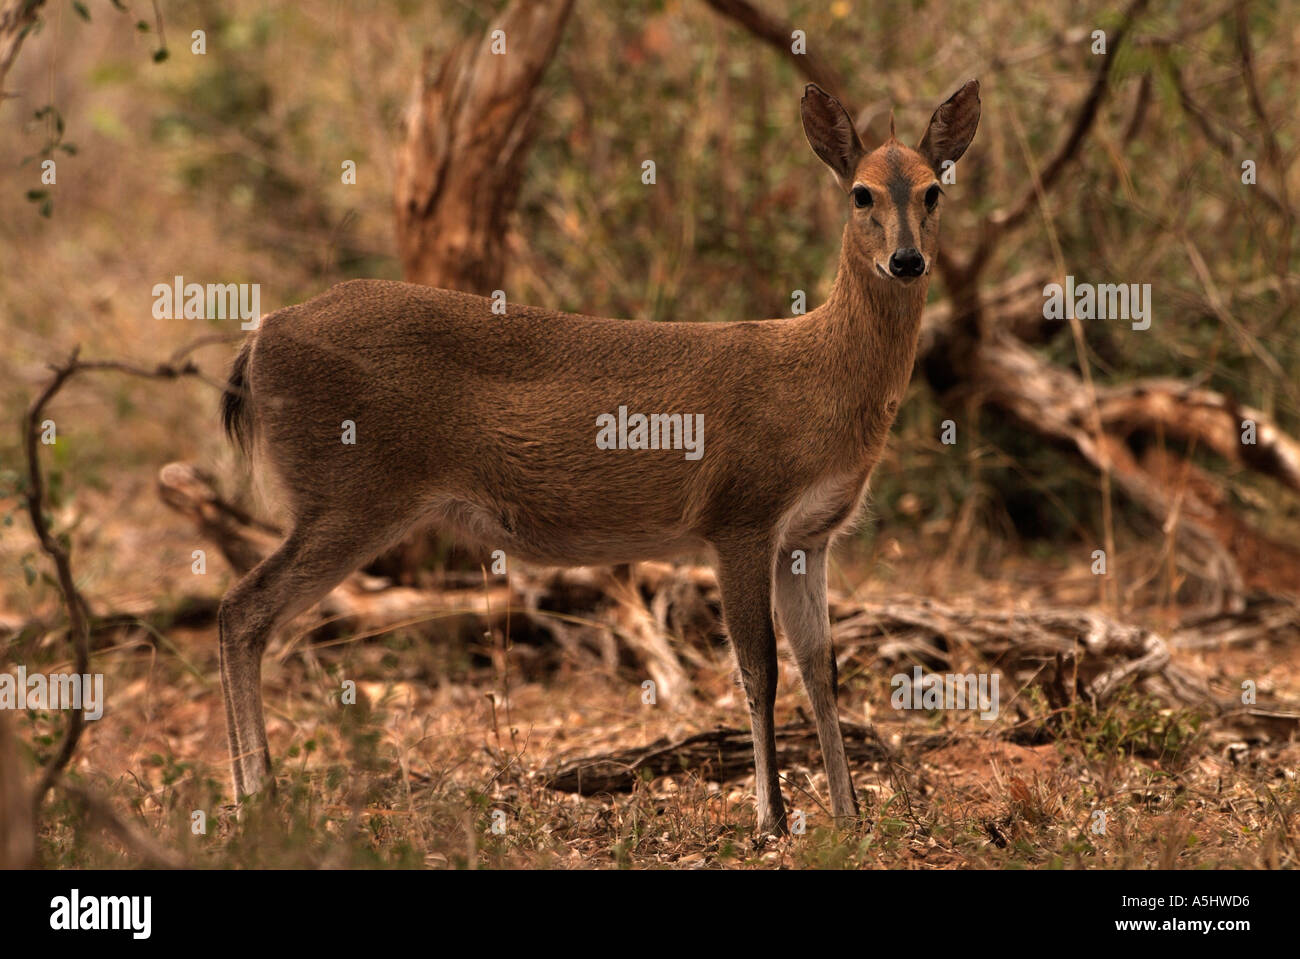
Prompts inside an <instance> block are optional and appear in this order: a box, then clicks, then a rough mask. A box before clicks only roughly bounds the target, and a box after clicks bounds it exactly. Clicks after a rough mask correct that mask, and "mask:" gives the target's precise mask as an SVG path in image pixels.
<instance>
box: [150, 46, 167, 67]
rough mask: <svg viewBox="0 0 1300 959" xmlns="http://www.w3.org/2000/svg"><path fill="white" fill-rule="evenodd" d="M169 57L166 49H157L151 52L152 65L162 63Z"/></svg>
mask: <svg viewBox="0 0 1300 959" xmlns="http://www.w3.org/2000/svg"><path fill="white" fill-rule="evenodd" d="M170 55H171V54H169V53H168V52H167V48H166V47H159V48H158V49H157V50H155V51H154V52H153V62H154V63H162V62H163V61H164V60H166V59H167V58H168V57H169V56H170Z"/></svg>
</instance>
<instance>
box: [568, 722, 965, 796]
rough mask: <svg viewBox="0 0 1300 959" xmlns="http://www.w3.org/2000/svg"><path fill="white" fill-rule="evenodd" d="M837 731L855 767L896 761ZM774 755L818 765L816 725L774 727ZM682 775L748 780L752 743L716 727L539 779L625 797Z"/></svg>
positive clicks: (846, 728)
mask: <svg viewBox="0 0 1300 959" xmlns="http://www.w3.org/2000/svg"><path fill="white" fill-rule="evenodd" d="M840 728H841V730H842V731H843V733H844V751H845V752H846V753H847V755H848V758H849V762H850V763H852V764H854V765H855V766H860V765H864V764H866V763H877V762H888V761H892V760H894V759H895V758H896V757H895V754H894V752H893V751H892V750H891V749H889V747H887V746H886V745H885V744H884V743H883V742H881V741H880V739H879V738H878V737H877V736H876V734H875V731H874V730H872V729H871V727H869V726H863V725H860V724H858V723H848V722H841V723H840ZM951 741H952V737H951V736H947V735H940V734H935V735H928V736H923V735H915V734H909V735H907V736H904V737H903V744H902V745H903V749H904V750H906V751H907V752H909V753H911V752H928V751H929V750H932V749H938V748H940V747H942V746H945V745H947V744H949V743H950V742H951ZM776 752H777V762H778V764H779V765H780V766H782V767H783V768H787V769H788V768H790V767H791V766H794V765H812V764H816V763H818V762H820V760H819V758H818V757H819V756H820V755H821V753H820V746H819V745H818V741H817V727H816V725H814V724H813V723H796V724H792V725H789V726H780V727H778V728H777V730H776ZM682 772H689V773H690V774H691V775H694V776H699V777H700V778H701V779H713V780H719V781H723V782H725V781H727V780H731V779H742V778H744V777H745V776H749V775H753V772H754V741H753V738H752V737H751V735H750V732H749V730H748V729H729V728H726V727H720V728H718V729H712V730H709V731H708V732H703V733H696V734H695V735H692V736H687V737H685V738H683V739H678V740H671V741H670V740H668V739H660V740H657V741H655V742H654V743H651V744H650V745H649V746H645V747H642V748H637V749H625V750H620V751H618V752H613V753H606V754H603V755H598V756H584V757H581V758H578V759H570V760H566V761H562V762H560V763H559V764H558V765H556V766H555V767H554V768H553V769H552V770H551V771H550V772H548V773H546V774H544V776H543V782H544V784H545V785H546V786H548V787H549V788H551V789H556V790H559V791H560V792H571V793H578V794H579V795H583V796H591V795H596V794H599V793H618V792H631V791H632V790H633V789H634V788H635V787H636V784H637V783H638V782H640V781H642V780H644V779H651V778H656V777H659V776H672V775H676V774H678V773H682Z"/></svg>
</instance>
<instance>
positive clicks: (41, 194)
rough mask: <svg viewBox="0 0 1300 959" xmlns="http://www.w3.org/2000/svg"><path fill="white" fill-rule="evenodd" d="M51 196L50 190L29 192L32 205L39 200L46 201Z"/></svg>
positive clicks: (28, 197)
mask: <svg viewBox="0 0 1300 959" xmlns="http://www.w3.org/2000/svg"><path fill="white" fill-rule="evenodd" d="M49 195H50V191H49V190H28V191H27V199H28V200H29V201H30V202H32V203H35V202H36V201H37V200H44V199H45V198H46V197H47V196H49Z"/></svg>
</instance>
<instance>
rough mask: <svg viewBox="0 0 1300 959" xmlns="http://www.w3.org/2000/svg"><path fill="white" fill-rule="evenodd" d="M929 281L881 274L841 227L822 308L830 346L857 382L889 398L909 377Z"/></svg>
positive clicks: (854, 381)
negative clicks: (836, 258) (832, 277)
mask: <svg viewBox="0 0 1300 959" xmlns="http://www.w3.org/2000/svg"><path fill="white" fill-rule="evenodd" d="M929 285H930V279H929V277H928V276H922V277H920V278H919V279H917V280H916V281H915V282H913V283H910V284H904V283H902V282H900V281H897V280H894V279H889V278H886V277H883V276H880V275H879V274H878V273H877V272H876V266H875V264H874V263H873V262H872V261H871V259H870V258H869V257H867V256H865V255H863V254H862V253H861V252H860V251H859V250H858V249H857V247H856V245H855V244H854V243H853V242H852V239H851V237H850V235H849V230H848V228H847V227H846V228H845V230H844V238H843V241H842V243H841V246H840V265H839V271H838V272H837V273H836V276H835V285H834V286H833V287H832V288H831V295H830V298H829V299H828V300H827V301H826V303H825V304H824V306H823V308H822V309H823V310H824V313H825V321H826V333H827V334H828V338H829V341H830V342H829V343H828V346H830V347H831V349H833V350H834V351H835V352H836V353H837V354H838V355H839V358H840V359H841V360H842V361H843V366H842V371H843V373H844V374H845V375H846V376H848V377H850V378H851V380H852V382H853V383H854V384H855V385H861V387H862V388H864V389H867V390H870V391H872V392H873V393H875V392H880V393H888V394H890V395H891V396H892V395H894V394H900V395H901V393H902V390H903V389H904V388H905V387H906V386H907V381H908V379H909V378H910V377H911V375H912V363H913V361H914V359H915V357H916V343H917V338H918V336H919V335H920V330H921V311H922V310H923V309H924V307H925V295H926V290H927V289H928V288H929Z"/></svg>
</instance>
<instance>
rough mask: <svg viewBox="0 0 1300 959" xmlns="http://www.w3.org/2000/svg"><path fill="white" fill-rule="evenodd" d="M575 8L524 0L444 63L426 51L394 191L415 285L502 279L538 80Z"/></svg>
mask: <svg viewBox="0 0 1300 959" xmlns="http://www.w3.org/2000/svg"><path fill="white" fill-rule="evenodd" d="M572 6H573V0H515V2H513V3H511V4H510V5H509V6H508V7H506V9H505V10H504V11H503V12H502V13H501V15H500V16H499V17H498V18H497V19H496V20H495V21H493V22H492V24H491V25H490V26H489V27H488V30H487V33H486V35H485V36H483V37H480V38H478V39H476V40H469V41H466V42H464V43H461V44H460V45H459V46H457V47H456V48H454V49H453V50H452V51H451V52H450V53H449V54H448V55H447V56H446V58H444V59H443V61H442V63H441V65H439V66H438V67H437V68H436V69H434V68H433V54H432V52H431V51H429V50H427V49H426V50H425V53H424V61H423V63H422V65H421V69H420V76H419V77H418V78H417V80H416V84H415V91H414V93H413V95H412V97H411V102H410V104H409V106H408V108H407V115H406V140H405V143H403V145H402V148H401V151H400V153H399V154H398V158H397V183H396V187H395V191H394V203H395V206H396V212H397V245H398V250H399V252H400V255H401V259H402V272H403V275H404V276H405V278H406V279H407V280H408V281H409V282H411V283H423V284H425V285H426V286H436V287H440V288H443V289H456V290H464V291H466V292H468V293H479V294H483V295H487V294H490V293H491V292H492V291H493V290H495V289H498V288H499V287H500V286H501V285H502V281H503V280H504V277H505V255H504V254H505V244H506V229H507V220H508V218H509V216H510V213H511V212H512V211H513V209H514V206H515V201H516V199H517V198H518V194H519V183H520V179H521V177H522V173H523V166H524V159H525V156H526V154H527V150H528V144H529V141H530V140H531V138H532V131H533V126H534V123H535V120H536V117H537V111H536V106H537V86H538V84H539V82H540V81H541V78H542V74H543V73H544V72H545V71H546V67H547V65H548V64H549V63H550V62H551V59H552V58H553V57H554V55H555V51H556V48H557V47H558V46H559V42H560V36H561V34H562V32H563V30H564V24H565V22H566V21H567V19H568V16H569V10H570V8H571V7H572Z"/></svg>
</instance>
